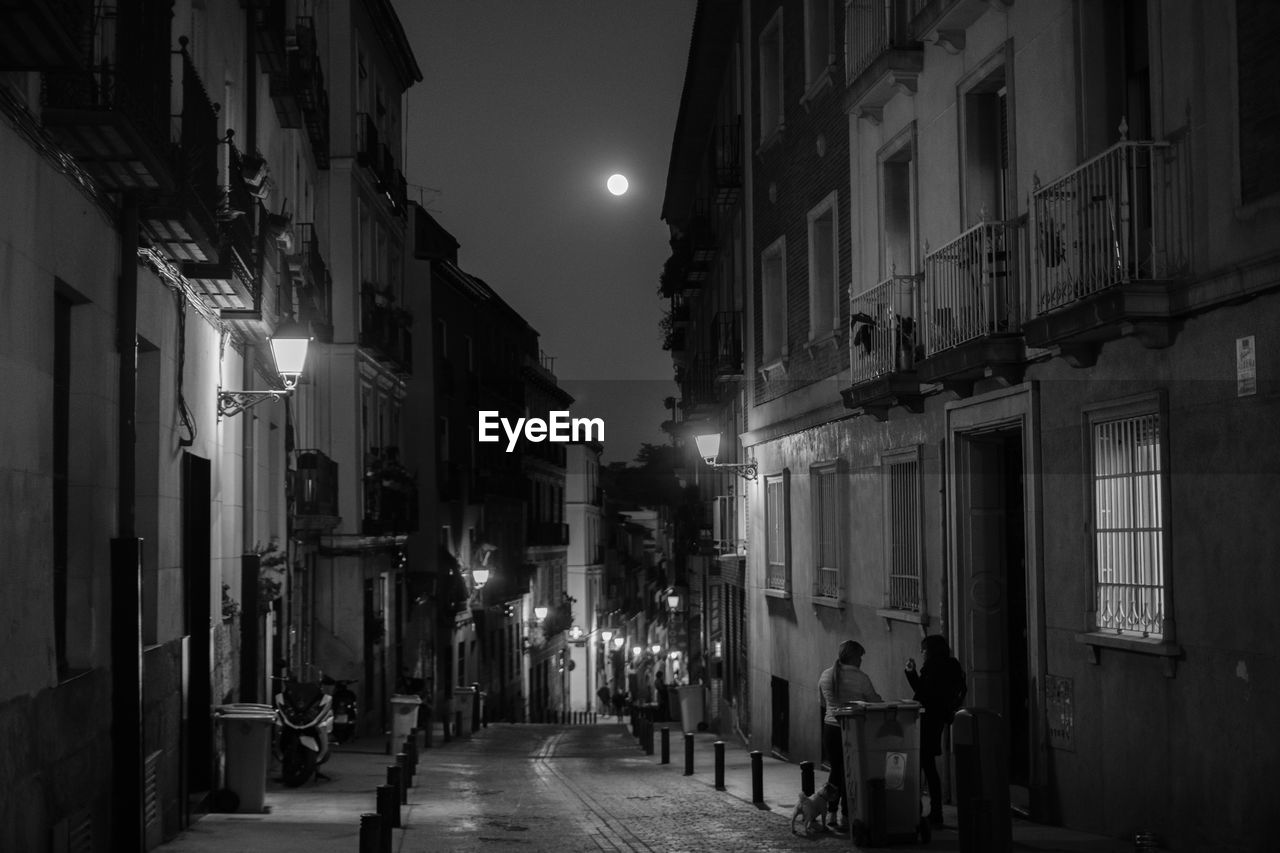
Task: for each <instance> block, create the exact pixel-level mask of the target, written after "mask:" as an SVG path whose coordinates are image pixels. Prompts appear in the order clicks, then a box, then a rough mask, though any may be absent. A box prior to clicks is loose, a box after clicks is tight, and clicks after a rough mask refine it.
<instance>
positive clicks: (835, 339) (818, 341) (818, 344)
mask: <svg viewBox="0 0 1280 853" xmlns="http://www.w3.org/2000/svg"><path fill="white" fill-rule="evenodd" d="M805 346H806V347H807V348H808V350H809V354H810V355H811V356H812V355H813V353H814V351H815V350H820V349H824V348H826V347H831V348H832V349H836V350H838V349H840V332H839V331H838V330H836V329H828V330H827V331H826V332H820V333H819V334H817V335H815V336H814V337H811V338H809V342H808V343H807V344H806V345H805Z"/></svg>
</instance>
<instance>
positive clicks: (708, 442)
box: [693, 432, 759, 480]
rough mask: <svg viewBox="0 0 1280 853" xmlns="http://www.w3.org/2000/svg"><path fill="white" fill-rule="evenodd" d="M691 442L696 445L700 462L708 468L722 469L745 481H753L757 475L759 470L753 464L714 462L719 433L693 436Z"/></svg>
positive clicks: (718, 450)
mask: <svg viewBox="0 0 1280 853" xmlns="http://www.w3.org/2000/svg"><path fill="white" fill-rule="evenodd" d="M693 441H694V443H695V444H697V445H698V455H699V456H701V457H702V461H703V462H705V463H707V466H708V467H710V468H724V469H726V470H730V471H733V472H734V473H735V474H737V475H738V476H739V477H742V478H744V479H747V480H754V479H755V478H756V476H757V475H758V474H759V469H758V468H757V467H756V463H755V462H717V461H716V457H717V456H719V455H720V433H718V432H710V433H704V434H702V435H695V436H694V437H693Z"/></svg>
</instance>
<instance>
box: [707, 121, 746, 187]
mask: <svg viewBox="0 0 1280 853" xmlns="http://www.w3.org/2000/svg"><path fill="white" fill-rule="evenodd" d="M712 145H713V148H712V152H711V154H712V168H713V169H714V177H715V187H716V196H715V200H716V204H719V205H730V204H733V203H734V202H736V201H737V200H738V198H739V196H741V194H742V118H741V117H739V118H738V119H737V120H735V121H731V122H725V123H724V124H721V125H717V127H716V129H715V137H714V139H713V140H712Z"/></svg>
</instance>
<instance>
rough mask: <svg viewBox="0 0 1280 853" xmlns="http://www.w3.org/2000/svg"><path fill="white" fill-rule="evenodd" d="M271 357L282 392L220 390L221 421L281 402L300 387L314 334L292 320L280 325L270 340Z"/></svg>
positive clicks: (274, 389) (276, 389)
mask: <svg viewBox="0 0 1280 853" xmlns="http://www.w3.org/2000/svg"><path fill="white" fill-rule="evenodd" d="M268 341H269V342H270V343H271V355H272V356H273V357H274V358H275V362H276V372H277V373H279V374H280V381H281V383H282V384H283V385H284V388H283V389H278V388H272V389H268V390H266V391H226V390H223V389H222V388H221V387H219V388H218V417H219V418H227V417H231V416H232V415H238V414H240V413H241V412H243V411H244V410H245V409H248V408H251V407H253V406H256V405H258V404H259V403H261V402H262V401H263V400H279V399H280V398H281V397H286V396H288V394H289V392H290V391H292V390H293V389H294V388H295V387H297V384H298V379H299V378H300V377H301V376H302V368H303V367H304V366H305V365H306V363H307V346H308V344H310V343H311V330H310V329H309V328H307V327H306V326H304V325H302V324H301V323H298V322H296V321H293V320H289V321H287V322H284V323H281V324H280V326H279V327H278V328H277V329H276V331H275V334H274V335H272V336H271V337H270V338H268Z"/></svg>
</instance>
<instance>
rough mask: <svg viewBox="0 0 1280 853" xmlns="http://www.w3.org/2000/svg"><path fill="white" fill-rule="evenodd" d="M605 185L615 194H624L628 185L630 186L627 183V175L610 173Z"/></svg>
mask: <svg viewBox="0 0 1280 853" xmlns="http://www.w3.org/2000/svg"><path fill="white" fill-rule="evenodd" d="M605 186H607V187H608V188H609V192H611V193H613V194H614V195H622V194H623V193H625V192H626V191H627V187H628V186H629V184H628V183H627V176H626V175H610V176H609V180H608V181H607V182H606V183H605Z"/></svg>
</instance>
